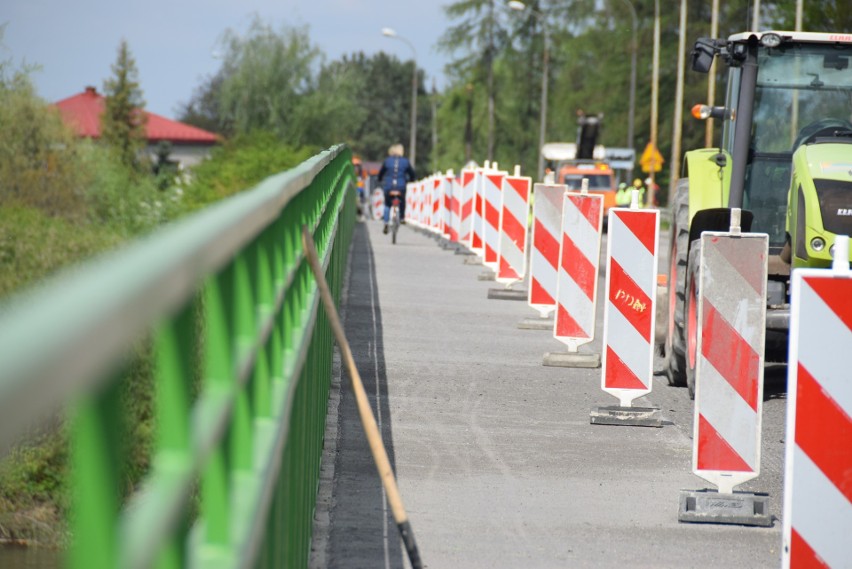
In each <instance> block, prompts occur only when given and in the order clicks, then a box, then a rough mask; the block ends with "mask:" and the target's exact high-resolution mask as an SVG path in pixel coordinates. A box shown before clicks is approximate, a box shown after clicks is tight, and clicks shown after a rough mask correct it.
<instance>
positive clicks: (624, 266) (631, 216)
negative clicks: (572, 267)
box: [601, 208, 659, 407]
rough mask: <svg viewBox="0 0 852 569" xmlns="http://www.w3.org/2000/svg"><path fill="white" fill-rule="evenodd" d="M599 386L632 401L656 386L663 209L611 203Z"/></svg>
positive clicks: (622, 401)
mask: <svg viewBox="0 0 852 569" xmlns="http://www.w3.org/2000/svg"><path fill="white" fill-rule="evenodd" d="M608 225H609V236H608V239H607V257H606V293H605V295H604V298H605V303H604V332H603V346H604V349H603V354H602V357H601V368H602V370H601V389H603V391H604V392H606V393H609V394H610V395H612V396H613V397H616V398H618V400H619V402H620V405H621V406H622V407H630V406H631V403H632V401H633V400H634V399H636V398H637V397H641V396H642V395H647V394H648V393H650V392H651V389H652V388H653V382H652V378H653V368H654V342H653V340H654V320H655V312H656V294H655V293H656V290H655V289H656V282H657V276H656V270H657V251H658V249H659V211H658V210H640V209H625V208H612V209H610V210H609V224H608Z"/></svg>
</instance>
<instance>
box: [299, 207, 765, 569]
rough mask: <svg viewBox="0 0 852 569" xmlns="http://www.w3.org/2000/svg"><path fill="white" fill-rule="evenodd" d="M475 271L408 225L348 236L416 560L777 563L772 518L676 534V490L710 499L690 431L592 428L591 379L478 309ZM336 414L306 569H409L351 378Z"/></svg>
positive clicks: (366, 360) (363, 362) (379, 408)
mask: <svg viewBox="0 0 852 569" xmlns="http://www.w3.org/2000/svg"><path fill="white" fill-rule="evenodd" d="M482 271H483V268H482V267H481V266H471V265H465V264H463V262H462V257H461V256H458V255H454V254H453V253H452V252H451V251H446V250H443V249H441V248H440V247H439V246H438V244H437V242H436V240H435V239H433V238H431V237H429V236H427V235H425V234H423V233H420V232H418V231H415V230H414V229H412V228H411V227H408V226H403V227H402V228H401V230H400V234H399V237H398V243H397V244H396V245H391V242H390V238H389V236H385V235H382V233H381V224H380V223H379V222H374V221H369V222H365V223H359V224H358V226H357V227H356V232H355V241H354V245H353V252H352V258H351V274H350V278H349V284H348V296H347V303H346V307H345V321H346V330H347V335H348V338H349V341H350V343H351V345H352V349H353V352H354V355H355V358H356V361H357V364H358V367H359V371H360V373H361V376H362V379H363V380H364V383H365V386H366V387H367V389H368V391H369V393H370V398H371V401H372V403H373V408H374V412H375V413H376V415H377V418H378V421H379V425H380V427H381V429H382V432H383V435H384V439H385V443H386V446H387V448H388V452H389V455H390V457H391V461H392V463H393V465H394V469H395V471H396V474H397V477H398V481H399V486H400V490H401V493H402V497H403V500H404V502H405V506H406V508H407V510H408V514H409V517H410V521H411V524H412V527H413V529H414V535H415V537H416V539H417V542H418V545H419V548H420V553H421V556H422V558H423V560H424V563H425V565H426V566H427V567H430V568H433V569H438V568H445V567H473V568H479V567H481V568H495V567H506V568H509V567H512V568H515V567H543V568H545V567H546V568H550V567H678V568H680V567H777V566H778V564H779V561H780V550H779V548H780V542H781V539H780V524H779V523H777V522H776V524H775V527H773V528H770V529H760V528H751V527H740V526H717V525H703V524H701V525H698V524H680V523H678V521H677V513H678V497H679V494H680V490H681V489H699V488H705V487H707V486H708V485H707V483H706V482H704V481H702V480H701V479H699V478H697V477H695V476H694V475H692V473H691V456H692V442H691V440H690V439H689V438H688V436H687V435H686V434H685V433H687V432H689V427H685V426H684V425H678V424H677V421H683V420H684V419H687V418H686V417H682V416H681V417H679V418H678V419H677V421H675V420H674V419H673V418H672V417H670V416H666V418H667V419H669V420H670V421H673V424H669V425H667V426H664V427H663V428H659V429H657V428H641V427H607V426H596V425H590V424H589V411H590V409H592V408H593V407H597V406H600V405H613V404H617V402H616V400H615V399H614V398H612V397H610V396H607V395H605V394H604V393H603V392H602V391H601V390H600V370H599V369H572V370H569V369H564V368H552V367H543V366H542V365H541V362H542V356H543V354H544V353H545V352H554V351H563V350H564V348H563V347H562V345H561V344H560V343H559V342H557V341H556V340H554V339H552V337H551V334H550V332H548V331H532V330H519V329H518V328H517V324H518V322H519V321H521V320H522V319H524V318H529V317H533V316H535V314H536V313H535V312H534V311H533V310H532V309H530V308H528V307H527V305H526V303H525V302H517V301H505V300H488V299H487V291H488V289H489V288H491V287H496V286H498V285H496V284H495V283H493V282H483V281H479V280H477V276H478V275H479V274H480V273H481V272H482ZM600 291H601V293H600V294H601V295H602V291H603V288H602V283H601V289H600ZM599 312H602V311H601V309H600V307H599ZM599 320H600V317H599ZM597 335H598V337H600V336H601V329H600V328H599V329H598V334H597ZM592 349H593V350H595V351H598V352H599V351H600V340H598V341H597V342H596V343H595V344H593V345H592ZM662 388H663V387H662V383H661V382H659V381H657V382H656V384H655V387H654V389H655V390H657V389H662ZM670 389H673V388H670ZM655 402H656V403H657V404H658V405H659V404H660V403H659V402H658V401H655V398H654V393H652V394H651V395H650V396H648V397H647V398H642V399H639V400H637V402H636V404H637V405H643V404H653V403H655ZM332 409H333V413H332V415H331V416H330V417H329V423H330V431H329V432H330V433H331V435H330V436H331V437H332V439H333V440H330V441H329V442H328V444H327V453H326V461H325V463H324V466H323V469H324V474H325V478H326V481H325V482H326V483H325V484H324V486H323V488H322V489H321V496H320V505H319V508H318V518H319V519H320V520H321V523H320V524H318V529H317V531H316V532H315V533H316V538H315V541H314V550H315V551H314V561H313V565H314V566H315V567H340V568H350V567H351V568H365V567H389V568H399V567H407V566H408V561H407V559H404V553H403V551H402V549H401V547H400V542H399V538H398V534H397V530H396V527H395V524H394V523H393V518H392V516H391V513H390V510H389V509H388V508H387V506H386V504H385V500H384V496H383V492H382V489H381V484H380V481H379V478H378V476H377V474H376V470H375V466H374V465H373V462H372V458H371V456H370V453H369V450H368V448H367V444H366V442H365V440H364V436H363V434H362V431H361V427H360V423H359V420H358V416H357V411H356V408H355V403H354V398H353V397H352V392H351V388H350V385H349V382H348V379H347V378H345V377H344V378H343V380H342V389H341V390H340V398H339V405H338V404H337V403H336V400H335V401H333V404H332ZM666 411H667V409H666V408H665V407H664V408H663V412H664V415H666Z"/></svg>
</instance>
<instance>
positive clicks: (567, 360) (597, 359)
mask: <svg viewBox="0 0 852 569" xmlns="http://www.w3.org/2000/svg"><path fill="white" fill-rule="evenodd" d="M552 327H553V323H552V321H551V328H552ZM541 364H542V365H545V366H548V367H588V368H598V367H601V355H600V354H598V353H595V352H591V353H586V352H548V353H546V354H544V360H543V361H542V362H541Z"/></svg>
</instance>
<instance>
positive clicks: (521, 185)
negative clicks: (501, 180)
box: [506, 178, 529, 201]
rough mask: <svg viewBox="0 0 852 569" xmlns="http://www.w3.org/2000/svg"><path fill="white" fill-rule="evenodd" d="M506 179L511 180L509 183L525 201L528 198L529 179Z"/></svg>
mask: <svg viewBox="0 0 852 569" xmlns="http://www.w3.org/2000/svg"><path fill="white" fill-rule="evenodd" d="M506 181H507V182H509V185H510V186H512V188H514V190H515V191H516V192H518V195H519V196H521V198H523V200H524V201H526V199H527V191H528V189H529V187H528V186H527V181H526V180H523V179H518V178H506Z"/></svg>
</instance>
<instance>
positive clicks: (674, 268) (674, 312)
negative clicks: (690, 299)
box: [664, 178, 689, 387]
mask: <svg viewBox="0 0 852 569" xmlns="http://www.w3.org/2000/svg"><path fill="white" fill-rule="evenodd" d="M688 250H689V180H688V179H686V178H682V179H680V180H678V182H677V186H676V188H675V198H674V202H673V203H672V229H671V239H670V249H669V283H668V294H667V298H668V303H669V310H668V328H667V330H666V343H665V346H664V350H665V351H664V356H665V370H666V375H667V376H668V379H669V384H670V385H676V386H679V387H683V386H684V385H686V369H685V359H684V354H685V353H686V342H685V336H684V310H683V308H684V299H685V298H686V268H687V267H686V264H687V252H688Z"/></svg>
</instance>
